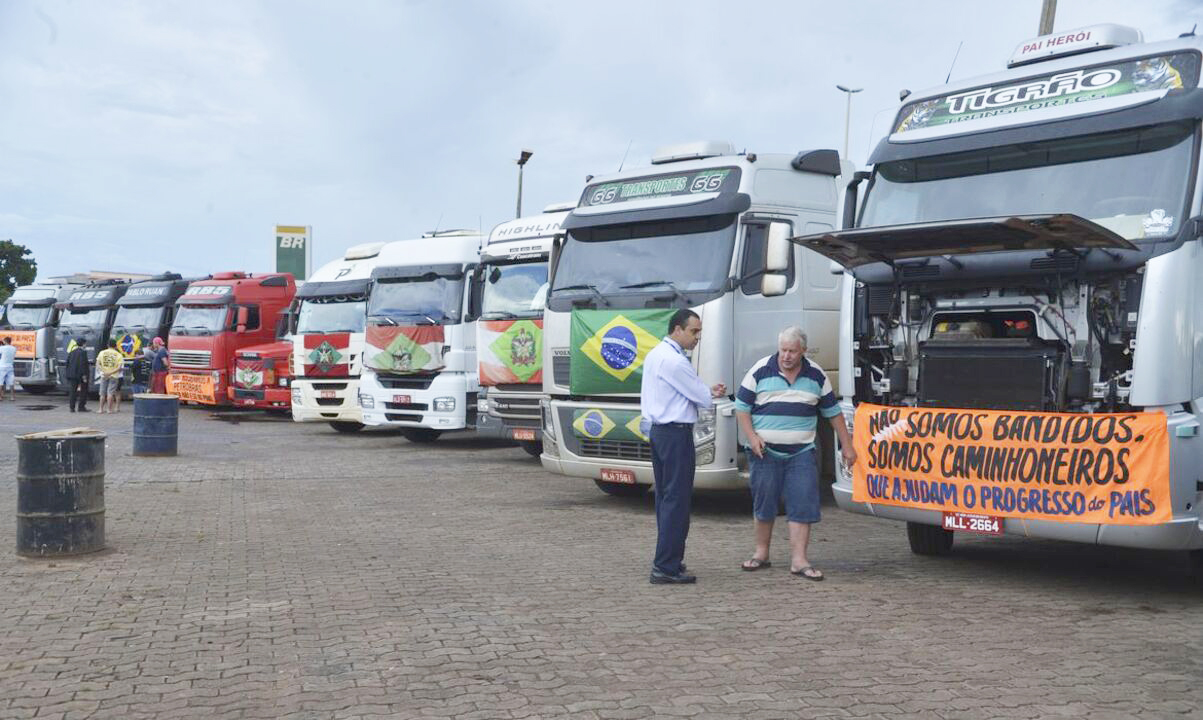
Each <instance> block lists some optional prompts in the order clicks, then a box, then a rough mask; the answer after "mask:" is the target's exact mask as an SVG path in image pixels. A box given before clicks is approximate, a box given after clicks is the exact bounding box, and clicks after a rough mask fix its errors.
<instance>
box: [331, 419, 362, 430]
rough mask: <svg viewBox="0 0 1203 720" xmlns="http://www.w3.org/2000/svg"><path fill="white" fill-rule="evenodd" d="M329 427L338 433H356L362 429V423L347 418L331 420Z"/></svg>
mask: <svg viewBox="0 0 1203 720" xmlns="http://www.w3.org/2000/svg"><path fill="white" fill-rule="evenodd" d="M330 427H332V428H334V429H335V430H337V431H339V432H340V433H357V432H359V431H360V430H363V423H358V422H354V421H347V420H331V421H330Z"/></svg>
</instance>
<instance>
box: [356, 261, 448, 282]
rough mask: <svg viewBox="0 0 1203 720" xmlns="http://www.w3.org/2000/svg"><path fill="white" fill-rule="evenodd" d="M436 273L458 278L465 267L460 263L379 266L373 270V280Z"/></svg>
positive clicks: (435, 274)
mask: <svg viewBox="0 0 1203 720" xmlns="http://www.w3.org/2000/svg"><path fill="white" fill-rule="evenodd" d="M427 275H434V276H437V277H444V278H451V279H458V278H461V277H463V275H464V267H463V266H462V265H460V264H458V263H440V264H438V265H404V266H394V267H378V268H373V270H372V280H373V281H375V280H414V279H417V278H422V277H426V276H427Z"/></svg>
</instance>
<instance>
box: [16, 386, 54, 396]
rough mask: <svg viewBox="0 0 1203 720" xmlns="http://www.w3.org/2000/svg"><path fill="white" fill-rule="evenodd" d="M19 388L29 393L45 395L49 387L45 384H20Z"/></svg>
mask: <svg viewBox="0 0 1203 720" xmlns="http://www.w3.org/2000/svg"><path fill="white" fill-rule="evenodd" d="M21 389H22V390H24V391H25V392H27V393H29V394H30V395H45V394H46V393H48V392H50V388H49V387H47V386H45V385H30V386H29V387H25V386H24V385H22V386H21Z"/></svg>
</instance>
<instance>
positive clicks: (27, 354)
mask: <svg viewBox="0 0 1203 720" xmlns="http://www.w3.org/2000/svg"><path fill="white" fill-rule="evenodd" d="M4 336H5V337H11V338H12V339H13V347H15V348H16V349H17V357H19V358H31V357H33V356H34V355H35V354H36V353H37V342H38V331H37V330H12V331H9V332H6V333H4Z"/></svg>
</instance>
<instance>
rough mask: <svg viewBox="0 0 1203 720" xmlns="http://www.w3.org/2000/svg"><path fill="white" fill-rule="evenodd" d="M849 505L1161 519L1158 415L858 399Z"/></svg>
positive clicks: (1166, 502) (1164, 503) (1164, 438)
mask: <svg viewBox="0 0 1203 720" xmlns="http://www.w3.org/2000/svg"><path fill="white" fill-rule="evenodd" d="M853 445H854V446H855V448H856V454H857V458H858V459H857V462H856V465H855V466H854V467H853V473H852V475H853V478H852V499H853V500H855V501H856V502H865V503H878V504H882V505H899V506H903V507H912V508H920V509H924V510H939V511H945V512H964V513H980V514H982V515H992V516H998V517H1017V518H1029V519H1040V520H1054V521H1058V522H1081V523H1092V524H1093V523H1099V524H1107V525H1154V524H1158V523H1164V522H1168V521H1169V520H1170V519H1171V517H1172V511H1171V508H1170V463H1169V454H1170V450H1169V447H1170V446H1169V433H1168V431H1167V430H1166V418H1165V415H1163V414H1161V413H1093V414H1092V413H1040V412H1022V411H1015V412H1010V411H997V410H957V409H947V408H913V407H884V406H881V405H871V404H868V403H861V404H860V405H859V406H857V408H856V425H855V432H854V433H853Z"/></svg>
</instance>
